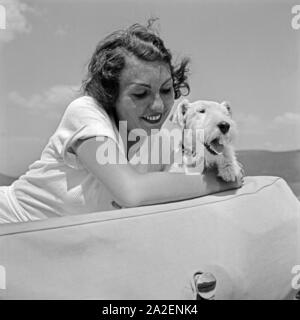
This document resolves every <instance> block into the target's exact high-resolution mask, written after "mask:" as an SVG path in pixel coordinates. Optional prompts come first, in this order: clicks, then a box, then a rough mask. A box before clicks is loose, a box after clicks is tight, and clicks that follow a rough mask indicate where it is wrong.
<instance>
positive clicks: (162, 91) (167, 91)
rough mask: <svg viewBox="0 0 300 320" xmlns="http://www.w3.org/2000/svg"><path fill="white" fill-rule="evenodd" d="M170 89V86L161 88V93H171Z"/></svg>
mask: <svg viewBox="0 0 300 320" xmlns="http://www.w3.org/2000/svg"><path fill="white" fill-rule="evenodd" d="M171 90H172V88H168V89H162V90H161V93H162V94H169V93H171Z"/></svg>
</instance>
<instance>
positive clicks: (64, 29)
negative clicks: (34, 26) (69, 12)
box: [54, 26, 70, 37]
mask: <svg viewBox="0 0 300 320" xmlns="http://www.w3.org/2000/svg"><path fill="white" fill-rule="evenodd" d="M69 31H70V28H69V26H59V27H58V28H57V29H56V30H55V32H54V35H55V36H58V37H64V36H66V35H67V34H68V33H69Z"/></svg>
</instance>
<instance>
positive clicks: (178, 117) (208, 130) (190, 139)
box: [171, 100, 243, 181]
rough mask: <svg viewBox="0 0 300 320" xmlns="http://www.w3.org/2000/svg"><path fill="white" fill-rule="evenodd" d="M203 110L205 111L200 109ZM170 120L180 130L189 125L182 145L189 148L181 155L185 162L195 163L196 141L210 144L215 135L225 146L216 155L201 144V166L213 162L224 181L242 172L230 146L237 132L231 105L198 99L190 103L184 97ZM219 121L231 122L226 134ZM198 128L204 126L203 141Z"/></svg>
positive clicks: (234, 178)
mask: <svg viewBox="0 0 300 320" xmlns="http://www.w3.org/2000/svg"><path fill="white" fill-rule="evenodd" d="M203 110H204V113H201V111H202V112H203ZM171 121H172V122H174V123H177V124H179V125H180V126H181V128H182V130H184V129H191V130H190V132H191V134H190V136H185V137H184V149H185V150H188V153H187V154H189V157H188V159H187V157H185V158H184V162H185V163H186V164H187V165H190V164H191V163H196V162H197V159H198V158H199V155H198V154H197V153H196V154H195V150H197V144H199V143H200V144H208V145H210V143H211V142H212V141H213V140H214V139H216V138H218V139H219V141H220V143H221V144H223V146H224V147H223V151H222V153H220V154H218V155H213V154H211V153H210V152H209V151H208V150H207V148H206V147H204V166H205V167H212V166H216V167H217V170H218V176H220V177H221V178H222V179H223V180H225V181H235V180H236V179H237V178H238V177H239V176H240V175H243V171H242V168H241V165H240V164H239V162H238V161H237V159H236V155H235V150H234V146H233V143H234V140H235V137H236V135H237V128H236V123H235V122H234V120H233V119H232V115H231V109H230V106H229V104H228V103H227V102H222V103H218V102H214V101H204V100H199V101H195V102H193V103H189V101H187V100H184V101H182V102H181V103H180V104H179V105H178V107H177V109H176V111H175V112H174V114H173V118H172V120H171ZM221 122H226V123H228V124H229V125H230V128H229V131H228V132H227V133H225V134H224V133H222V132H221V130H220V128H219V127H218V124H220V123H221ZM197 129H198V130H204V141H200V140H201V139H199V137H196V136H195V133H196V132H197ZM202 132H203V131H202ZM198 149H199V148H198ZM200 150H201V148H200ZM202 150H203V148H202ZM191 154H193V156H192V155H191Z"/></svg>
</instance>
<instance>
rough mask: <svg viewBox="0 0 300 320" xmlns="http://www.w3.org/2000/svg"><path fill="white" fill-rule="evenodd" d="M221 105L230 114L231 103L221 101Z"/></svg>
mask: <svg viewBox="0 0 300 320" xmlns="http://www.w3.org/2000/svg"><path fill="white" fill-rule="evenodd" d="M221 105H223V106H225V107H226V109H227V110H228V112H229V114H230V115H231V116H232V109H231V105H230V103H229V102H228V101H223V102H222V103H221Z"/></svg>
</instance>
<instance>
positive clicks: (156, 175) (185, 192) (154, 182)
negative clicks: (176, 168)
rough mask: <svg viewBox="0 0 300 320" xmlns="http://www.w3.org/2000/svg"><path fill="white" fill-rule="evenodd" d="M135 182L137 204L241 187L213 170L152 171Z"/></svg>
mask: <svg viewBox="0 0 300 320" xmlns="http://www.w3.org/2000/svg"><path fill="white" fill-rule="evenodd" d="M135 183H136V186H135V197H134V199H135V201H134V202H135V203H134V205H135V206H142V205H151V204H156V203H165V202H171V201H179V200H184V199H191V198H196V197H201V196H204V195H208V194H211V193H216V192H220V191H224V190H229V189H235V188H238V187H240V184H239V182H238V181H237V182H232V183H227V182H223V181H222V180H221V179H219V178H217V177H216V174H215V173H214V172H212V171H209V172H207V173H206V174H205V175H204V174H203V175H186V174H182V173H169V172H151V173H146V174H141V175H139V178H137V181H136V182H135Z"/></svg>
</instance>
